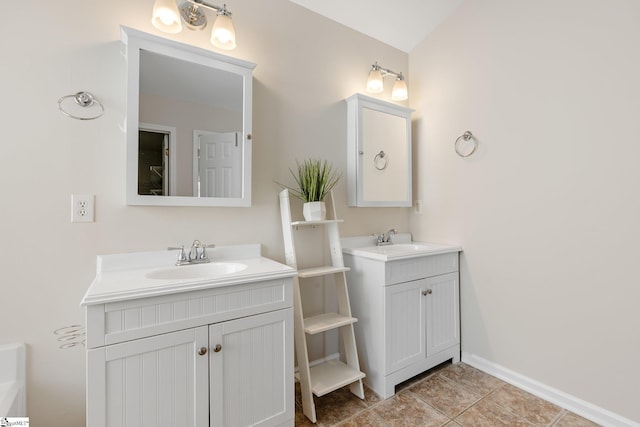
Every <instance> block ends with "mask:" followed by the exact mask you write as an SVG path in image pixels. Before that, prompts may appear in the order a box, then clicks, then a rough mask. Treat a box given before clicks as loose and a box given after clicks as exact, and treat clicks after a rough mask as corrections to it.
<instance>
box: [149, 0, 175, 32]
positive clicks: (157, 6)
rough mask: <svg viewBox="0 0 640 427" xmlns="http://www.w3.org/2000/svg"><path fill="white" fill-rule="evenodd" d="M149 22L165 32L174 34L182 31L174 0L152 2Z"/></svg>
mask: <svg viewBox="0 0 640 427" xmlns="http://www.w3.org/2000/svg"><path fill="white" fill-rule="evenodd" d="M151 23H152V24H153V26H154V27H156V28H157V29H158V30H160V31H162V32H165V33H170V34H176V33H179V32H180V31H182V23H181V22H180V12H178V6H177V5H176V2H175V0H156V1H155V3H154V4H153V13H152V16H151Z"/></svg>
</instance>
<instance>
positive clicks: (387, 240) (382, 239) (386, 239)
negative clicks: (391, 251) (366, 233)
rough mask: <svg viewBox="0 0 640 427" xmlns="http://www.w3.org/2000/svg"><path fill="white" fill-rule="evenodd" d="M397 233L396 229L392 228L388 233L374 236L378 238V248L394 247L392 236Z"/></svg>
mask: <svg viewBox="0 0 640 427" xmlns="http://www.w3.org/2000/svg"><path fill="white" fill-rule="evenodd" d="M396 233H397V231H396V229H395V228H392V229H391V230H389V231H387V232H386V233H380V234H374V236H377V237H378V238H377V240H376V245H378V246H386V245H393V242H392V241H391V235H392V234H396Z"/></svg>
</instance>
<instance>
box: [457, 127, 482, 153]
mask: <svg viewBox="0 0 640 427" xmlns="http://www.w3.org/2000/svg"><path fill="white" fill-rule="evenodd" d="M469 141H472V144H473V146H472V148H471V150H470V151H467V150H464V151H463V148H464V145H465V144H463V142H469ZM454 147H455V150H456V153H458V156H460V157H469V156H470V155H472V154H473V153H474V152H475V151H476V149H477V148H478V140H476V138H475V137H474V136H473V134H472V133H471V131H465V133H463V134H462V135H460V136H459V137H458V138H457V139H456V142H455V145H454Z"/></svg>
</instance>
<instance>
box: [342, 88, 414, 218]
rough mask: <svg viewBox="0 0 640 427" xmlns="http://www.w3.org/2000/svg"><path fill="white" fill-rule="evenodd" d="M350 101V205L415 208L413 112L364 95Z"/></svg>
mask: <svg viewBox="0 0 640 427" xmlns="http://www.w3.org/2000/svg"><path fill="white" fill-rule="evenodd" d="M346 102H347V135H348V136H347V149H348V152H347V171H348V179H347V181H348V198H349V206H356V207H411V205H412V189H411V113H412V112H413V111H414V110H412V109H410V108H406V107H403V106H400V105H396V104H392V103H390V102H386V101H382V100H380V99H376V98H372V97H369V96H366V95H362V94H359V93H357V94H355V95H352V96H350V97H349V98H347V99H346Z"/></svg>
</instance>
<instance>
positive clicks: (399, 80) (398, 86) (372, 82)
mask: <svg viewBox="0 0 640 427" xmlns="http://www.w3.org/2000/svg"><path fill="white" fill-rule="evenodd" d="M387 76H392V77H395V79H396V82H395V84H394V85H393V90H392V91H391V99H393V100H394V101H404V100H406V99H407V98H409V93H408V91H407V82H406V81H405V80H404V76H403V75H402V73H396V72H395V71H391V70H389V69H388V68H382V67H381V66H379V65H378V63H377V62H376V63H375V64H373V65H372V66H371V71H369V78H368V79H367V92H369V93H380V92H382V91H383V90H384V78H385V77H387Z"/></svg>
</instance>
